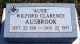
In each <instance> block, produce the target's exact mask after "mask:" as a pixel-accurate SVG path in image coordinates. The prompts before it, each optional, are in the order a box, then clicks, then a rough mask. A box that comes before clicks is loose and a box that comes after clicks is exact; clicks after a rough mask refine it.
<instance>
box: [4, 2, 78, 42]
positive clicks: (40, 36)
mask: <svg viewBox="0 0 80 44" xmlns="http://www.w3.org/2000/svg"><path fill="white" fill-rule="evenodd" d="M13 5H15V6H16V7H21V6H22V7H25V6H26V7H35V6H36V7H68V8H70V12H71V25H72V32H45V33H44V32H39V33H38V32H25V33H24V32H9V28H10V19H9V18H10V14H9V12H8V11H9V9H10V8H11V7H12V6H13ZM5 13H6V14H5V15H6V16H5V23H4V38H5V39H6V40H8V41H10V42H43V43H44V42H73V41H74V40H75V39H76V38H77V24H76V13H75V5H74V4H70V3H69V4H66V3H17V4H15V3H8V4H7V5H6V12H5Z"/></svg>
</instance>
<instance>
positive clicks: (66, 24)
mask: <svg viewBox="0 0 80 44" xmlns="http://www.w3.org/2000/svg"><path fill="white" fill-rule="evenodd" d="M5 11H6V14H5V15H6V16H5V24H4V38H5V39H6V40H8V41H10V42H73V41H74V40H75V39H76V38H77V19H76V18H77V17H76V16H77V15H76V12H75V5H74V4H65V3H59V4H58V3H17V4H14V3H8V4H7V5H6V10H5Z"/></svg>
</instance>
